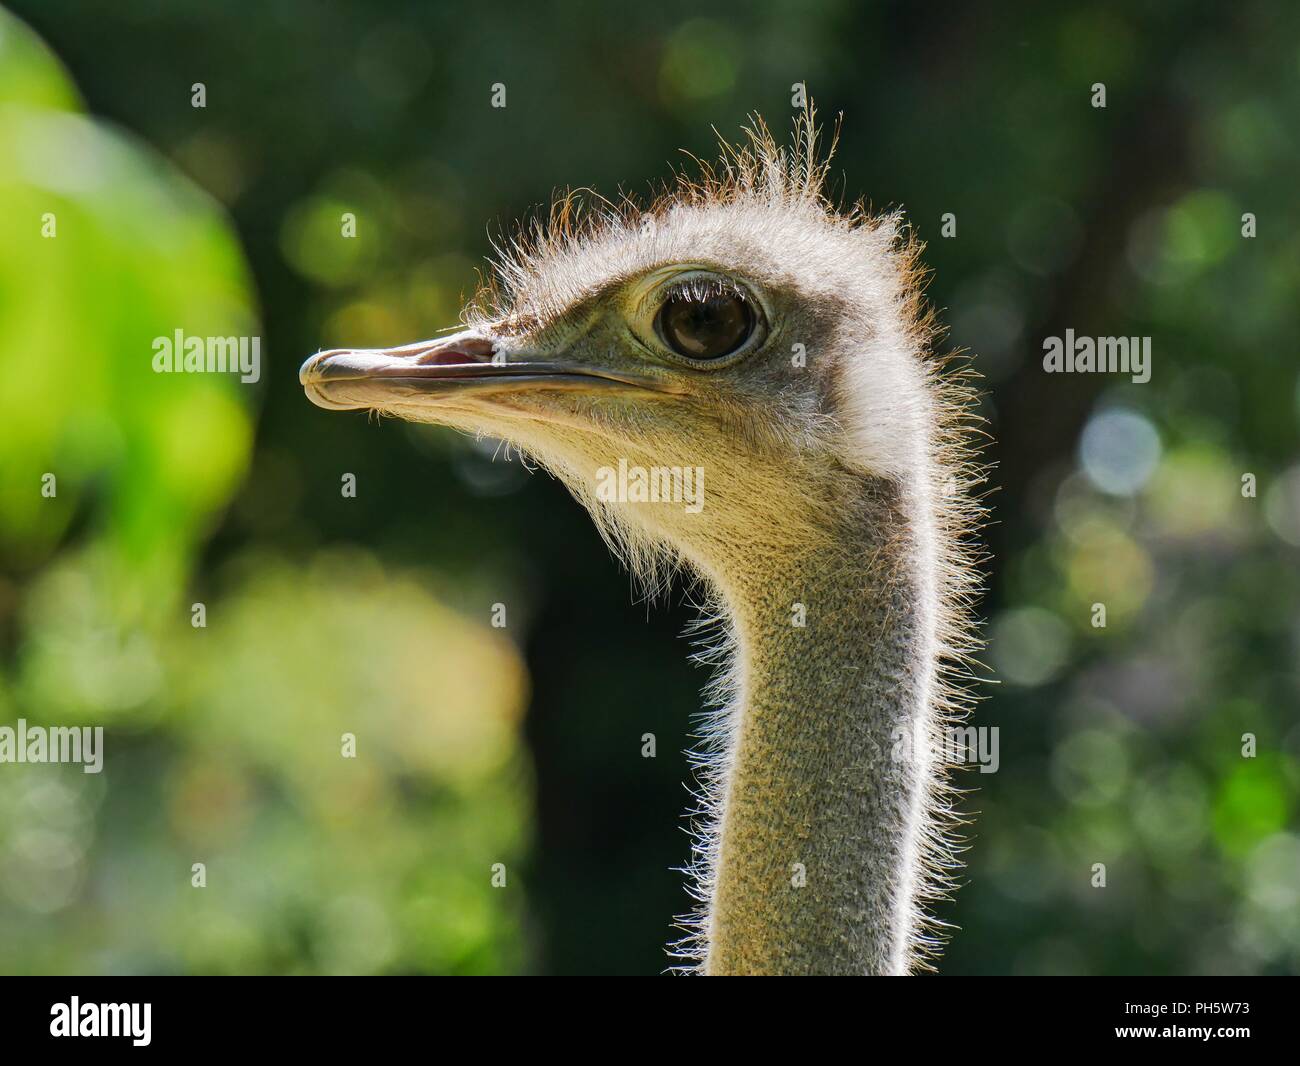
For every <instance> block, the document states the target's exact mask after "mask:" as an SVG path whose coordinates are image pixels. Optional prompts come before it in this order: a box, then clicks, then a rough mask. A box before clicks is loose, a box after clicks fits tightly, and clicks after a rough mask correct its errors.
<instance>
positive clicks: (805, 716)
mask: <svg viewBox="0 0 1300 1066" xmlns="http://www.w3.org/2000/svg"><path fill="white" fill-rule="evenodd" d="M909 510H914V509H913V508H908V507H905V505H904V504H903V503H901V502H900V495H899V493H897V492H896V491H895V490H893V489H892V488H891V487H890V486H888V485H885V484H883V483H870V484H868V483H866V482H863V491H862V493H861V496H860V499H856V500H855V501H854V503H853V504H852V505H851V506H849V507H846V508H843V509H841V511H840V512H839V515H838V519H837V528H836V529H835V530H829V531H826V532H827V535H826V536H825V537H824V538H823V537H819V538H815V540H814V542H808V541H804V542H802V543H798V544H793V545H787V546H784V547H780V548H777V549H776V550H772V551H769V552H761V553H760V554H759V557H758V558H759V559H761V563H762V565H761V567H760V566H758V565H750V566H747V567H745V573H744V574H738V575H734V576H733V577H731V578H728V579H727V580H726V582H725V590H724V595H725V597H726V599H727V600H728V601H729V607H730V609H731V614H732V625H733V627H734V631H735V636H736V638H737V642H738V647H737V652H736V654H737V661H736V664H735V667H736V677H737V683H738V692H737V697H738V701H737V704H736V706H735V708H734V710H733V713H732V719H731V721H732V734H731V736H730V738H729V740H730V758H729V760H728V770H727V776H726V779H725V780H724V781H723V782H721V787H722V790H723V791H722V810H721V815H720V824H719V826H718V829H719V839H718V844H717V854H716V855H715V856H714V868H713V898H712V901H711V908H710V912H709V916H708V919H707V924H706V934H707V937H708V953H707V958H706V961H705V970H706V972H708V973H711V974H808V973H857V974H863V973H866V974H890V973H903V972H906V971H907V970H908V969H909V966H910V958H911V956H912V953H913V948H914V946H915V942H914V937H915V936H916V910H915V907H916V893H917V890H918V887H919V884H920V881H921V873H922V871H921V869H920V859H919V853H920V845H921V842H922V841H921V838H922V834H923V832H924V829H925V817H926V811H925V805H926V803H925V796H926V789H927V786H928V783H929V782H928V775H929V774H930V773H931V772H932V771H931V770H930V769H929V767H928V765H927V764H926V763H925V761H924V759H923V758H922V756H923V755H924V754H925V753H926V752H927V751H928V748H927V746H926V745H925V744H924V743H918V742H917V741H918V738H921V737H928V736H929V729H930V727H931V712H930V709H929V706H928V704H929V690H930V686H931V682H932V675H933V661H932V660H933V646H934V634H933V627H934V609H933V591H932V590H933V564H934V560H933V558H932V557H931V554H930V552H931V545H932V539H933V538H932V535H931V534H932V531H931V530H930V529H929V528H928V527H926V526H925V525H924V524H922V523H920V522H917V521H914V520H909V518H908V511H909ZM751 561H753V557H751ZM796 604H803V605H804V608H805V610H806V619H805V624H804V625H803V626H802V627H800V626H799V625H797V624H795V623H796V621H797V618H796V611H797V608H796V607H795V605H796ZM900 752H901V753H902V756H901V757H900Z"/></svg>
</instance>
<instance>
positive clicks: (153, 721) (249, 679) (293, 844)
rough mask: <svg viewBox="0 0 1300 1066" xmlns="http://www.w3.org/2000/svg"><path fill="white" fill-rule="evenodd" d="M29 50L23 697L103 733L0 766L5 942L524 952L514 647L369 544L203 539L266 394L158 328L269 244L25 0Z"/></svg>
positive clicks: (7, 947)
mask: <svg viewBox="0 0 1300 1066" xmlns="http://www.w3.org/2000/svg"><path fill="white" fill-rule="evenodd" d="M0 70H2V71H3V77H0V159H3V160H4V161H5V163H4V165H3V167H0V205H2V207H3V209H2V210H0V246H3V248H4V250H5V254H4V257H3V258H0V292H2V293H3V294H4V295H3V298H2V299H0V332H2V333H3V334H4V336H5V337H6V338H7V343H6V345H5V347H4V351H3V353H0V375H2V376H3V379H4V382H5V387H4V391H3V393H0V424H3V426H4V432H3V435H2V436H0V474H2V476H3V485H4V494H3V508H0V542H2V543H3V546H4V560H5V578H4V579H3V580H4V582H5V583H4V585H3V590H4V593H5V595H4V603H3V606H4V617H5V623H6V648H5V651H6V655H5V659H4V662H3V669H2V670H0V720H3V721H4V722H6V723H7V724H12V723H13V722H14V721H15V720H16V719H18V718H20V717H21V718H25V719H26V720H28V721H29V722H32V723H34V724H35V723H57V724H60V725H68V724H78V725H92V724H95V725H103V726H105V727H106V730H105V731H106V740H105V746H106V749H107V754H106V758H105V769H104V771H103V773H102V775H94V776H92V775H87V774H85V773H84V772H83V771H82V768H81V767H80V766H75V765H74V766H66V765H65V766H46V765H15V764H5V766H4V767H3V772H0V968H3V969H4V970H5V971H6V972H11V973H12V972H17V973H40V972H54V973H59V972H77V973H80V972H87V971H106V972H122V971H127V972H131V971H146V972H156V971H164V972H169V971H183V972H200V973H226V972H279V971H292V972H326V973H340V972H342V973H347V972H378V971H402V970H406V971H426V970H440V971H455V972H483V971H486V972H491V971H496V970H500V969H508V968H515V967H518V966H521V965H523V962H524V959H525V953H524V946H523V943H522V940H521V935H520V926H519V922H520V918H521V911H520V907H519V905H518V904H517V902H515V897H511V896H509V895H508V894H507V893H504V892H499V891H493V890H492V889H491V887H490V884H489V877H490V873H491V868H492V866H493V864H494V863H506V864H507V869H509V868H510V867H511V866H513V865H514V856H516V855H517V854H518V853H519V851H520V849H521V848H522V847H523V844H524V842H525V840H526V836H527V825H528V818H527V815H526V811H525V808H524V795H525V793H524V787H525V784H526V776H525V773H524V763H523V761H522V757H521V753H520V742H519V718H520V715H521V712H522V708H523V703H524V689H525V683H524V674H523V670H522V666H521V663H520V661H519V657H518V655H517V653H516V652H515V650H514V649H513V648H512V647H511V646H510V645H509V644H507V643H506V642H505V641H504V640H502V639H500V638H499V637H497V636H495V635H492V634H491V633H490V630H488V629H487V627H486V625H483V624H470V623H468V622H466V621H465V620H464V619H463V618H461V617H460V616H459V615H457V614H456V613H454V612H453V611H452V610H450V609H449V608H447V607H446V606H444V605H443V602H442V598H441V597H440V596H439V594H438V593H437V592H436V591H435V590H434V589H432V588H431V587H430V585H429V582H428V580H427V575H422V574H418V573H403V572H401V571H398V570H385V569H384V568H383V567H381V566H380V565H379V564H378V563H377V562H376V561H375V560H374V559H373V558H372V557H370V556H369V555H367V554H365V553H363V552H357V551H353V552H351V553H338V552H326V551H318V552H314V553H312V555H311V556H310V557H309V558H305V559H293V560H290V559H287V558H285V557H283V556H281V555H279V554H277V553H275V552H259V551H250V552H247V553H239V554H237V555H235V556H233V557H231V558H230V559H228V560H227V561H226V563H225V565H224V566H223V567H222V568H221V569H220V570H219V571H210V570H203V571H201V572H200V573H199V574H196V573H195V572H194V567H195V564H196V562H197V561H198V560H199V558H200V557H201V554H202V551H203V544H204V541H205V539H206V538H207V537H208V536H209V535H210V534H211V533H212V531H213V528H214V526H215V525H216V524H217V523H218V522H219V521H220V520H221V511H222V509H223V508H224V507H225V506H226V504H227V502H228V501H229V499H230V497H231V495H232V493H233V492H234V491H235V489H236V486H237V485H238V483H239V482H240V480H241V479H243V478H244V477H245V476H246V474H247V470H248V465H249V461H250V456H251V453H252V446H253V429H254V420H255V407H256V403H257V401H258V400H260V395H259V393H258V391H257V389H256V387H255V386H253V385H246V384H240V382H239V380H238V377H236V376H233V375H220V374H156V373H154V372H153V368H152V359H153V354H154V349H153V347H152V339H153V338H154V337H155V336H167V337H170V336H171V335H172V334H173V332H174V330H176V329H182V330H184V331H185V333H186V334H187V335H190V336H207V335H216V336H228V335H236V336H238V335H243V336H249V335H255V334H256V333H257V330H258V328H259V327H258V323H257V315H256V312H255V310H254V307H253V301H252V295H251V289H250V284H249V279H248V275H247V269H246V267H245V264H244V259H243V255H242V252H241V250H240V248H239V245H238V243H237V241H236V240H235V238H234V237H233V235H232V233H231V230H230V226H229V223H228V220H227V219H226V218H225V216H224V214H223V213H222V212H221V211H220V210H219V208H218V207H217V206H216V205H215V204H214V203H213V202H212V201H211V199H210V198H209V197H208V196H207V195H205V194H204V193H203V192H201V191H200V190H199V189H197V188H196V187H195V186H194V185H193V184H192V183H190V182H189V181H188V180H186V179H185V178H183V177H182V176H180V175H178V174H177V173H176V171H175V169H174V167H173V166H172V165H171V164H169V163H168V162H167V161H165V160H163V159H161V158H159V157H158V156H157V155H156V154H155V153H154V152H153V151H152V150H150V149H148V148H147V147H145V146H144V145H142V144H140V143H138V142H136V141H134V140H133V139H132V138H129V137H127V136H126V135H124V134H122V133H121V132H120V131H116V130H113V129H111V128H109V127H107V126H105V125H103V124H101V123H98V122H96V121H95V120H92V119H90V118H87V117H86V116H84V115H83V114H81V113H80V106H81V105H80V103H79V101H78V100H77V97H76V94H75V92H74V91H73V90H72V88H71V85H70V82H69V80H68V77H67V75H66V74H65V73H64V71H63V70H62V69H61V67H60V66H59V65H58V64H57V63H56V62H55V60H54V59H53V58H52V56H51V54H50V53H49V52H48V51H47V49H46V48H45V46H44V45H43V44H41V42H40V41H39V40H38V39H37V38H36V37H35V36H34V35H33V34H31V33H30V32H29V31H28V30H27V29H26V28H25V27H24V26H23V25H22V24H20V23H18V22H16V21H15V20H14V19H12V18H11V17H10V16H8V15H7V14H3V13H0ZM47 474H53V475H54V480H53V481H49V480H48V479H47V477H46V475H47ZM47 485H48V486H50V487H51V489H52V490H53V491H47V492H43V491H42V489H43V487H44V486H47ZM196 586H202V587H203V588H204V589H205V590H206V591H203V592H202V593H201V594H199V593H196V595H195V599H194V602H199V603H202V604H203V608H204V611H205V613H206V622H207V624H206V625H205V626H203V627H195V626H193V625H192V624H191V618H192V614H191V605H190V598H189V595H188V594H189V593H191V592H193V591H194V589H195V588H196ZM348 735H352V736H354V737H355V745H356V749H357V757H356V758H355V759H352V758H344V756H343V753H344V745H345V737H346V736H348ZM194 863H203V864H204V867H205V877H206V887H203V888H198V887H194V886H193V885H192V872H191V869H192V864H194Z"/></svg>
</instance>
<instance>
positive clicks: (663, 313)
mask: <svg viewBox="0 0 1300 1066" xmlns="http://www.w3.org/2000/svg"><path fill="white" fill-rule="evenodd" d="M753 328H754V312H753V309H752V308H751V307H750V306H749V304H748V302H746V301H745V299H744V298H743V297H741V296H738V295H737V294H736V293H733V292H720V293H716V294H713V295H707V296H702V297H694V296H686V295H678V296H670V297H669V298H668V300H667V302H666V303H665V304H664V306H663V308H662V309H661V310H660V312H659V329H660V332H661V333H662V334H663V338H664V340H665V341H667V342H668V344H669V346H671V347H672V349H673V351H675V352H677V354H678V355H684V356H686V357H687V358H688V359H721V358H722V357H723V356H724V355H730V354H731V353H732V352H734V351H735V350H736V349H737V348H739V347H740V346H741V345H742V344H744V343H745V341H746V340H748V339H749V334H750V333H751V332H752V331H753Z"/></svg>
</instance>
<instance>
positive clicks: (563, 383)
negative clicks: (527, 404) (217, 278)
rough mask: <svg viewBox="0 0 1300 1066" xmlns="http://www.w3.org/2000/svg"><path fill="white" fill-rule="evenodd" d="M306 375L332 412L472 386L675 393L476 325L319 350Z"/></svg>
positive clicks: (316, 397)
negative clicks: (413, 338)
mask: <svg viewBox="0 0 1300 1066" xmlns="http://www.w3.org/2000/svg"><path fill="white" fill-rule="evenodd" d="M298 380H299V381H300V382H302V386H303V388H304V389H305V390H306V391H307V397H308V399H310V400H311V402H312V403H314V404H316V405H317V406H318V407H324V408H326V409H328V410H331V411H347V410H354V409H358V408H367V407H385V406H389V405H392V404H394V403H401V402H402V401H418V400H420V399H423V398H427V397H429V396H430V395H437V394H440V393H447V392H452V391H455V392H464V391H466V390H469V389H474V390H476V391H481V390H497V391H499V390H502V389H512V390H517V389H520V388H537V387H548V388H570V389H573V388H579V389H587V390H590V389H592V388H596V387H602V386H604V387H622V388H629V387H630V388H642V389H652V390H654V391H657V392H666V391H675V390H672V389H670V388H668V386H667V384H666V383H665V382H661V381H656V380H655V379H653V378H649V377H642V376H640V375H630V374H623V373H620V372H615V371H612V370H607V369H604V368H597V367H589V366H585V365H580V364H576V363H572V362H563V361H555V360H550V359H538V358H534V357H533V356H532V355H531V354H530V353H527V352H513V353H510V352H507V350H506V349H505V348H504V347H502V346H501V345H500V344H499V343H498V342H497V341H495V340H493V339H492V338H489V337H485V336H483V335H482V334H480V333H477V332H475V331H473V330H466V331H465V332H463V333H457V334H455V335H453V336H450V337H444V338H442V339H441V340H432V341H420V342H418V343H416V344H407V345H403V346H402V347H399V348H358V349H348V348H340V349H335V350H333V351H328V352H318V353H317V354H316V355H313V356H312V357H311V358H309V359H308V360H307V361H306V362H305V363H303V364H302V369H301V370H299V371H298Z"/></svg>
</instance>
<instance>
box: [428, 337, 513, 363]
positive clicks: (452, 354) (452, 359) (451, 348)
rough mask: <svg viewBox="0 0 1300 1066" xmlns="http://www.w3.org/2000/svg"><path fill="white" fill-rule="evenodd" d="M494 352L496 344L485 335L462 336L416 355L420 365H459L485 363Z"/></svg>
mask: <svg viewBox="0 0 1300 1066" xmlns="http://www.w3.org/2000/svg"><path fill="white" fill-rule="evenodd" d="M495 352H496V345H495V344H494V343H493V342H492V341H490V340H488V339H487V338H486V337H462V338H456V339H453V340H449V341H445V342H444V343H442V344H435V345H433V346H431V347H430V348H428V349H426V350H425V351H423V352H421V353H420V354H419V355H418V356H416V359H415V362H416V363H417V364H419V365H420V366H460V365H463V364H465V363H486V362H489V361H490V360H491V359H492V356H493V354H494V353H495Z"/></svg>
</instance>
